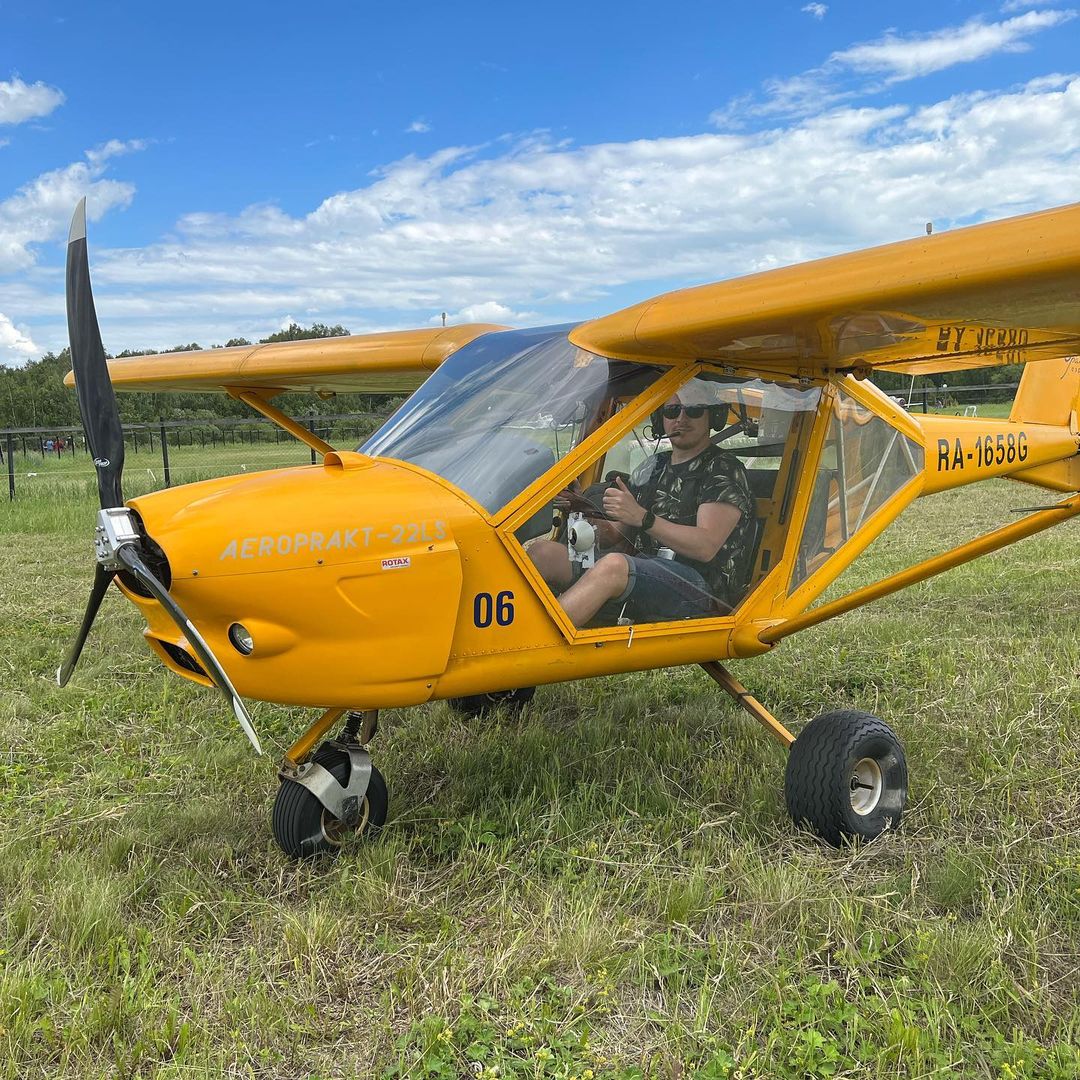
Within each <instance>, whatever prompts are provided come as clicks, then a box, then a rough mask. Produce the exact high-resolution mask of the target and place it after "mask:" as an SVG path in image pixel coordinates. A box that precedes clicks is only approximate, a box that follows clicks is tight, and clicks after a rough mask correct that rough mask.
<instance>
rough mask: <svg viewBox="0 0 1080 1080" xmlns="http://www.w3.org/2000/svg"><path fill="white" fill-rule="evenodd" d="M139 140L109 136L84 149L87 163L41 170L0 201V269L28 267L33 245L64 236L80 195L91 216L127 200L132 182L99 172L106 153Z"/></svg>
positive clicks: (32, 260)
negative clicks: (90, 147)
mask: <svg viewBox="0 0 1080 1080" xmlns="http://www.w3.org/2000/svg"><path fill="white" fill-rule="evenodd" d="M142 145H143V144H142V143H141V142H139V141H138V140H133V141H131V142H128V143H121V142H118V141H117V140H113V141H112V142H109V143H106V144H105V146H103V147H98V148H97V149H94V150H88V151H87V153H86V158H87V160H86V161H85V162H84V161H77V162H74V163H73V164H71V165H66V166H64V168H62V169H54V170H52V171H50V172H46V173H42V174H41V175H40V176H38V177H35V178H34V179H33V180H31V181H30V182H29V183H27V184H24V185H23V186H22V187H21V188H19V190H18V191H16V192H15V194H14V195H11V196H9V197H8V198H7V199H4V200H3V201H2V202H0V274H4V273H12V272H14V271H21V270H27V269H29V268H30V267H31V266H33V265H34V263H35V262H36V254H35V252H34V247H35V245H38V244H42V243H46V242H47V241H49V240H52V239H59V238H60V237H63V236H64V235H66V232H67V228H68V224H69V222H70V220H71V213H72V211H73V210H74V209H75V204H76V203H77V202H78V201H79V199H80V198H82V196H84V195H85V196H86V214H87V217H88V218H89V219H90V220H91V221H98V220H100V219H101V217H102V216H103V215H104V214H105V213H107V212H108V211H109V210H111V209H113V208H114V207H117V206H126V205H128V203H130V202H131V199H132V197H133V196H134V194H135V188H134V186H133V185H131V184H127V183H123V182H121V181H118V180H110V179H106V178H104V177H103V175H102V174H103V173H104V171H105V163H106V162H107V161H108V159H109V158H111V157H114V156H115V155H116V154H118V153H127V152H130V151H132V150H137V149H141V148H142Z"/></svg>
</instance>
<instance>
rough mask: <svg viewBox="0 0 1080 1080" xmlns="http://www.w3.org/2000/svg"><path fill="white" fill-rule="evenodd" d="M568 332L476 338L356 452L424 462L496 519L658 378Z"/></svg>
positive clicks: (646, 368) (545, 330) (564, 328)
mask: <svg viewBox="0 0 1080 1080" xmlns="http://www.w3.org/2000/svg"><path fill="white" fill-rule="evenodd" d="M572 328H573V327H572V326H557V327H544V328H541V329H534V330H512V331H504V332H501V333H494V334H485V335H484V336H483V337H480V338H477V339H476V340H475V341H473V342H471V343H470V344H468V345H466V346H465V347H464V348H462V349H460V350H459V351H458V352H456V353H454V355H453V356H451V357H450V359H449V360H447V361H446V363H444V364H442V365H441V366H440V367H439V368H438V369H437V370H436V371H435V372H434V373H433V374H432V375H431V376H430V378H429V379H428V380H427V382H425V383H424V385H423V386H421V387H420V389H419V390H417V392H416V393H415V394H414V395H413V396H412V397H411V398H409V400H408V401H407V402H405V404H404V405H403V406H402V407H401V408H400V409H399V410H398V411H397V412H396V413H395V414H394V415H393V416H392V417H390V419H389V420H388V421H387V422H386V423H385V424H384V425H383V426H382V427H381V428H380V429H379V430H378V431H377V432H376V433H375V434H374V435H372V436H371V438H369V439H368V440H367V442H365V443H364V444H363V445H362V446H361V447H360V452H361V453H364V454H371V455H373V456H379V457H390V458H396V459H398V460H399V461H407V462H410V463H411V464H413V465H419V466H420V467H421V468H424V469H427V470H429V471H430V472H433V473H436V474H437V475H439V476H441V477H443V478H444V479H446V480H448V481H450V483H452V484H454V485H455V486H456V487H459V488H461V489H462V490H463V491H465V492H466V493H467V494H468V495H470V496H471V497H472V498H473V499H475V500H476V501H477V502H478V503H479V504H480V505H481V506H483V507H484V508H485V509H486V510H488V511H489V512H492V513H494V512H495V511H496V510H498V509H500V508H501V507H503V506H505V505H506V504H507V503H509V502H510V501H511V500H512V499H513V498H515V497H516V496H517V495H519V494H520V493H521V492H522V491H524V490H525V488H527V487H528V486H529V485H530V484H531V483H532V482H533V481H535V480H537V479H539V478H540V477H541V476H542V475H543V474H544V473H545V472H547V471H548V469H550V468H551V466H552V465H554V464H555V462H556V461H558V460H559V459H560V458H561V457H563V455H565V454H566V453H567V452H568V451H570V450H571V449H573V447H575V446H576V445H577V444H578V443H579V442H580V441H581V440H582V439H583V438H584V437H585V436H586V435H588V434H589V433H590V432H591V431H593V430H594V429H595V428H596V427H597V426H599V424H600V423H602V422H603V421H604V420H605V419H606V418H607V416H608V415H610V413H611V411H612V410H613V409H614V408H616V407H617V403H620V402H624V401H626V400H628V399H630V398H633V397H636V396H637V395H638V394H640V393H641V392H642V391H643V390H645V389H646V388H648V387H649V386H651V385H652V383H653V382H654V381H655V380H656V379H657V378H658V377H659V376H660V374H661V372H662V369H660V368H656V367H651V366H647V365H643V364H632V363H627V362H625V361H621V360H608V359H606V358H605V357H602V356H596V355H594V354H593V353H590V352H586V351H585V350H584V349H579V348H577V346H575V345H572V344H571V343H570V341H569V339H568V338H567V334H568V332H569V330H571V329H572ZM549 524H550V519H549Z"/></svg>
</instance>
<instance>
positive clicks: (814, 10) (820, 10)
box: [799, 4, 829, 19]
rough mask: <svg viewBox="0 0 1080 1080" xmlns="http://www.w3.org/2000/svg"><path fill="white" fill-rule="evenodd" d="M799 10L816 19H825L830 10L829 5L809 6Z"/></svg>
mask: <svg viewBox="0 0 1080 1080" xmlns="http://www.w3.org/2000/svg"><path fill="white" fill-rule="evenodd" d="M799 10H800V11H805V12H806V13H807V15H813V16H814V18H815V19H824V18H825V13H826V12H827V11H828V10H829V8H828V5H827V4H807V5H806V6H805V7H803V8H800V9H799Z"/></svg>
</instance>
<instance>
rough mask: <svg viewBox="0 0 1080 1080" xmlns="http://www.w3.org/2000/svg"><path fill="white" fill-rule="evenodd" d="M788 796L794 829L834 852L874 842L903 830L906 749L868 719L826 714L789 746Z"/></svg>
mask: <svg viewBox="0 0 1080 1080" xmlns="http://www.w3.org/2000/svg"><path fill="white" fill-rule="evenodd" d="M784 796H785V799H786V801H787V808H788V813H790V814H791V817H792V819H793V820H794V821H795V823H796V824H797V825H801V824H805V825H807V826H809V828H811V829H812V830H813V831H814V832H816V833H817V834H818V836H820V837H822V839H824V840H827V841H828V842H829V843H830V844H832V845H833V846H834V847H840V846H841V845H842V844H843V843H844V842H845V841H851V840H854V839H856V838H859V839H861V840H873V839H874V838H875V837H877V836H879V835H880V834H881V833H882V832H883V831H884V830H885V829H890V828H891V829H895V828H896V827H897V826H898V825H899V824H900V818H901V815H902V814H903V812H904V805H905V803H906V802H907V761H906V759H905V757H904V748H903V746H902V745H901V743H900V740H899V739H898V738H897V737H896V734H895V733H894V732H893V730H892V728H890V727H889V725H888V724H886V723H884V721H882V720H879V719H878V718H877V717H876V716H872V715H871V714H870V713H864V712H856V711H854V710H839V711H837V712H829V713H825V714H823V715H822V716H818V717H816V718H815V719H814V720H811V721H810V723H809V724H807V726H806V727H805V728H804V729H803V731H802V732H801V733H800V734H799V737H798V738H797V739H796V740H795V742H794V743H793V744H792V746H791V752H790V753H789V755H788V762H787V773H786V776H785V778H784Z"/></svg>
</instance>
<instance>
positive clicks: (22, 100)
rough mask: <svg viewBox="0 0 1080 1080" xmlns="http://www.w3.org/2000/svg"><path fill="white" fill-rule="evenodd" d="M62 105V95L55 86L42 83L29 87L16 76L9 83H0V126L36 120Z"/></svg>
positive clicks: (29, 85)
mask: <svg viewBox="0 0 1080 1080" xmlns="http://www.w3.org/2000/svg"><path fill="white" fill-rule="evenodd" d="M63 104H64V95H63V93H62V92H61V91H60V90H57V89H56V87H55V86H46V85H45V83H43V82H36V83H33V84H32V85H31V84H29V83H25V82H23V81H22V79H20V78H19V77H18V76H17V75H16V76H15V77H14V78H13V79H12V80H11V81H10V82H0V124H21V123H23V122H24V121H26V120H36V119H38V118H40V117H42V116H48V115H49V113H51V112H52V111H53V109H56V108H58V107H59V106H61V105H63Z"/></svg>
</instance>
